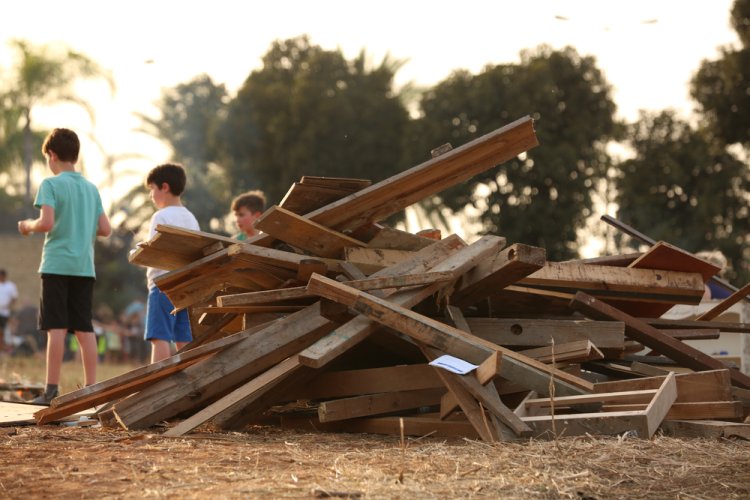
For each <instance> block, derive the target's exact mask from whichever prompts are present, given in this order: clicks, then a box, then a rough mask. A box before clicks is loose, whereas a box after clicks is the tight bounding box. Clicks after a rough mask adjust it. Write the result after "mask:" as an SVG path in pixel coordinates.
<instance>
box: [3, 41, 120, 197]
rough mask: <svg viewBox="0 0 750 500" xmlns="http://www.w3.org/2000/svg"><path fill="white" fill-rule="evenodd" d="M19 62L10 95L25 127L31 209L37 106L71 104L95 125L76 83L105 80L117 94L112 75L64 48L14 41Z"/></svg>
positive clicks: (24, 157) (89, 60) (24, 159)
mask: <svg viewBox="0 0 750 500" xmlns="http://www.w3.org/2000/svg"><path fill="white" fill-rule="evenodd" d="M10 44H11V46H12V47H13V48H14V49H15V50H16V51H17V54H18V60H17V64H16V66H15V67H14V68H13V72H14V75H13V77H14V78H13V79H12V80H11V88H10V91H9V94H10V95H11V96H12V98H13V101H14V104H15V107H16V108H18V110H19V111H20V113H21V120H22V123H23V146H22V157H23V165H24V170H25V172H26V185H25V199H26V204H27V206H30V205H31V163H32V159H33V143H34V133H33V131H32V126H31V111H32V109H33V108H34V107H35V106H37V105H43V104H53V103H56V102H72V103H74V104H77V105H79V106H81V107H82V108H83V109H84V110H86V112H87V113H88V115H89V117H90V118H91V121H92V123H93V121H94V112H93V109H92V108H91V106H90V105H89V104H88V103H87V102H86V101H85V100H83V99H81V98H80V97H78V96H76V95H75V93H74V92H73V84H74V83H75V82H76V80H79V79H87V78H103V79H104V80H106V81H107V83H108V84H109V87H110V89H111V91H112V92H114V80H113V79H112V76H111V75H110V74H109V72H107V71H104V70H103V69H102V68H101V67H100V66H99V65H98V64H96V63H95V62H94V61H92V60H91V59H89V58H88V57H86V56H85V55H83V54H80V53H78V52H75V51H73V50H71V49H68V48H65V49H64V50H63V51H62V52H53V51H52V50H51V48H50V47H49V46H47V45H43V46H33V45H31V44H30V43H28V42H26V41H24V40H17V39H16V40H12V41H11V42H10Z"/></svg>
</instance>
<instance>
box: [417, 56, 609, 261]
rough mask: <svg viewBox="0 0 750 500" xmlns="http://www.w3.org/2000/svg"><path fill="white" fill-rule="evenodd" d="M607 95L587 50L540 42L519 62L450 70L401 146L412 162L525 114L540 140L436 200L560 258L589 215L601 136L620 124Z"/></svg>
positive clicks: (601, 159) (603, 161)
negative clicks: (476, 214)
mask: <svg viewBox="0 0 750 500" xmlns="http://www.w3.org/2000/svg"><path fill="white" fill-rule="evenodd" d="M610 93H611V91H610V87H609V85H608V84H607V82H606V81H605V79H604V76H603V75H602V73H601V71H600V70H599V69H598V68H597V66H596V62H595V60H594V58H592V57H581V56H580V55H579V54H578V53H577V52H576V51H575V50H574V49H572V48H569V47H568V48H565V49H563V50H560V51H555V50H552V49H550V48H549V47H545V46H542V47H538V48H537V49H535V50H532V51H527V52H523V53H522V54H521V62H520V63H519V64H503V65H497V66H487V67H486V68H485V69H484V70H483V71H482V72H481V73H480V74H478V75H472V74H470V73H468V72H466V71H457V72H454V73H453V74H452V75H451V76H450V77H449V78H448V79H446V80H445V81H443V82H440V83H439V84H437V85H436V86H435V87H434V88H433V89H431V90H430V91H428V92H427V93H426V94H425V96H424V98H423V99H422V101H421V109H422V116H421V118H420V119H419V120H417V121H416V122H415V123H414V126H413V128H412V131H411V134H410V138H411V139H410V141H409V143H408V146H407V148H408V151H407V154H408V156H409V158H410V161H411V162H412V163H414V162H416V161H417V160H422V161H423V160H425V159H427V158H428V156H429V151H430V150H431V149H432V148H434V147H436V146H439V145H441V144H444V143H446V142H449V143H451V144H452V145H453V146H459V145H461V144H463V143H465V142H468V141H469V140H471V139H474V138H476V137H478V136H481V135H483V134H486V133H488V132H491V131H492V130H495V129H497V128H499V127H501V126H503V125H506V124H508V123H510V122H512V121H514V120H516V119H518V118H521V117H523V116H525V115H531V116H532V117H533V118H534V119H535V129H536V131H537V136H538V138H539V141H540V144H541V145H540V146H538V147H537V148H534V149H532V150H530V151H529V152H528V153H527V154H526V155H524V156H525V157H522V158H518V159H514V160H512V161H509V162H507V163H505V164H503V165H501V166H499V167H498V168H496V169H491V170H489V171H487V172H486V173H484V174H481V175H479V176H476V177H475V178H473V179H471V180H470V181H469V182H468V183H467V184H466V185H464V186H459V187H457V188H453V189H451V190H447V191H445V192H443V193H442V194H441V201H442V202H443V203H445V204H446V205H447V206H449V207H450V208H451V209H453V210H455V211H460V210H463V209H464V208H465V207H466V206H467V205H469V206H473V207H475V208H477V209H479V210H480V211H481V216H480V218H481V222H482V224H483V227H484V229H485V231H487V232H489V233H494V234H500V235H503V236H505V237H506V238H507V239H508V241H511V242H522V243H527V244H532V245H537V246H542V247H545V248H546V249H547V253H548V258H550V259H563V258H567V257H570V256H572V255H575V253H576V251H575V242H576V235H577V231H578V229H579V228H581V227H582V226H583V224H584V221H585V219H586V217H587V216H588V215H590V213H591V206H592V198H591V194H590V191H591V190H592V188H593V187H594V184H595V182H596V181H597V180H598V179H599V178H601V176H602V175H603V172H604V169H605V168H606V166H607V165H608V164H609V158H608V156H607V154H606V153H605V151H604V144H605V143H606V142H607V141H608V140H610V139H612V138H613V137H614V136H615V135H616V132H617V125H616V123H615V121H614V118H613V114H614V111H615V104H614V102H613V101H612V98H611V96H610ZM480 186H486V188H485V190H484V192H482V191H481V190H480V191H477V188H479V187H480Z"/></svg>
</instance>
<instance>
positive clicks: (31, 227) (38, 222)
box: [18, 205, 55, 236]
mask: <svg viewBox="0 0 750 500" xmlns="http://www.w3.org/2000/svg"><path fill="white" fill-rule="evenodd" d="M54 225H55V209H54V208H52V207H51V206H49V205H42V211H41V213H40V214H39V218H38V219H25V220H20V221H18V232H19V233H21V234H22V235H24V236H28V235H29V234H30V233H47V232H49V231H50V230H52V227H53V226H54Z"/></svg>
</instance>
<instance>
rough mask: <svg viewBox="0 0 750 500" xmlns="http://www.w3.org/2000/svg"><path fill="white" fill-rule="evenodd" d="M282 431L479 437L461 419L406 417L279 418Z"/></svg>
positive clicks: (466, 422)
mask: <svg viewBox="0 0 750 500" xmlns="http://www.w3.org/2000/svg"><path fill="white" fill-rule="evenodd" d="M280 426H281V427H282V428H283V429H300V430H305V431H307V432H320V431H324V432H365V433H368V434H386V435H391V436H400V435H401V432H402V429H403V434H404V435H405V436H431V437H436V438H466V439H477V438H479V437H480V436H479V435H478V434H477V433H476V431H475V430H474V427H472V425H471V423H469V422H468V421H466V420H464V419H462V420H448V421H445V420H440V419H439V418H438V417H437V416H435V415H420V416H406V417H374V418H358V419H355V420H344V421H341V422H318V421H317V419H316V420H312V421H311V419H310V417H309V416H291V415H290V416H282V417H281V421H280Z"/></svg>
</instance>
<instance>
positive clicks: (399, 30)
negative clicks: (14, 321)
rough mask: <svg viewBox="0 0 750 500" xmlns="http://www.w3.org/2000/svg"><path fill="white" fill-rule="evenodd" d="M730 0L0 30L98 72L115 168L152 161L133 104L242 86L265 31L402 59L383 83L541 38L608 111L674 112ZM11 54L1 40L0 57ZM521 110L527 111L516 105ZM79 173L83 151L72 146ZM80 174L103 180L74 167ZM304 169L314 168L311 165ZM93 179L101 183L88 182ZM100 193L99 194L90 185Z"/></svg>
mask: <svg viewBox="0 0 750 500" xmlns="http://www.w3.org/2000/svg"><path fill="white" fill-rule="evenodd" d="M732 3H733V2H732V0H710V1H708V0H704V1H693V2H685V1H684V0H683V1H680V0H648V1H645V0H628V1H621V2H614V1H612V0H526V1H525V2H518V1H512V2H511V1H502V0H495V1H479V0H463V1H460V2H455V1H452V2H447V1H443V0H433V1H430V2H427V1H416V0H413V1H405V0H401V1H393V0H380V1H378V2H371V1H359V2H357V1H351V0H349V1H325V0H319V1H315V2H313V1H310V0H306V1H298V0H291V1H286V2H263V3H260V2H248V1H241V0H213V1H210V2H206V1H196V0H181V1H167V0H151V1H144V0H131V1H129V2H107V1H94V0H89V1H85V0H66V1H65V2H59V1H56V2H53V1H50V0H34V1H22V0H15V1H13V2H12V3H11V2H3V8H2V17H3V22H2V29H1V30H0V39H2V40H3V42H5V41H6V40H8V39H10V38H23V39H25V40H28V41H30V42H33V43H58V42H61V43H64V44H66V45H67V46H68V47H70V48H72V49H74V50H77V51H79V52H83V53H84V54H86V55H87V56H89V57H90V58H92V59H94V60H95V61H97V62H98V63H99V64H101V65H102V66H103V67H105V68H107V69H109V70H111V71H112V73H113V75H114V78H115V81H116V84H117V92H116V94H115V96H114V97H113V98H111V97H109V96H108V94H107V92H106V91H105V88H104V86H103V85H100V86H93V87H92V86H85V87H84V88H83V89H84V92H85V94H86V95H84V96H83V97H84V98H87V99H89V100H90V101H91V102H93V103H94V104H95V106H96V108H97V109H96V113H97V117H98V122H97V126H96V129H95V130H94V133H95V134H96V136H97V137H98V138H99V140H100V141H101V142H102V144H103V145H104V147H105V148H106V149H107V151H108V152H109V153H110V154H123V153H137V154H144V155H146V156H147V159H145V160H138V161H131V162H125V163H124V164H123V165H125V166H124V167H121V169H130V168H134V169H136V170H141V171H145V170H147V169H148V168H150V167H151V166H153V165H154V164H155V162H159V161H162V160H164V159H166V157H167V154H168V152H167V151H166V150H165V149H164V148H162V147H159V146H157V144H156V143H155V141H153V140H151V139H148V138H145V137H143V136H142V135H140V134H137V133H135V132H133V129H134V128H135V127H136V126H137V125H138V123H139V121H138V120H137V119H136V118H134V117H133V116H132V113H133V112H136V111H137V112H142V113H146V114H152V115H153V106H152V103H153V102H154V101H155V100H156V99H157V98H158V97H159V95H160V91H161V89H162V88H166V87H172V86H175V85H177V84H179V83H183V82H186V81H188V80H190V79H191V78H193V77H194V76H196V75H198V74H201V73H208V74H209V75H210V76H211V77H212V78H213V80H214V82H216V83H224V84H225V85H226V86H227V88H228V89H229V91H230V92H232V93H233V92H234V91H236V89H237V88H238V87H239V86H240V85H241V84H242V82H243V80H244V79H245V78H246V77H247V75H248V74H249V73H250V71H252V70H253V69H256V68H259V67H260V58H261V57H262V55H263V54H264V53H265V52H266V51H267V50H268V48H269V46H270V44H271V43H272V42H273V41H274V40H276V39H286V38H290V37H295V36H298V35H301V34H305V33H306V34H308V35H310V37H311V41H312V43H314V44H317V45H321V46H323V47H324V48H327V49H335V48H337V47H338V48H341V49H342V51H343V52H344V54H345V55H346V56H347V57H348V58H352V57H354V56H355V55H356V54H357V53H358V52H359V51H360V50H362V49H364V50H365V51H366V53H367V54H368V55H370V56H371V57H372V59H373V60H374V61H375V62H378V61H380V60H381V59H382V58H383V56H384V55H386V54H390V55H391V56H392V57H394V58H396V59H406V60H408V62H407V64H406V65H405V66H404V67H403V68H402V69H401V70H400V71H399V73H398V74H397V80H396V81H397V83H398V84H403V83H405V82H409V81H413V82H415V83H418V84H425V85H429V84H434V83H436V82H438V81H440V80H442V79H443V78H445V77H446V76H448V75H449V74H450V72H451V71H452V70H454V69H459V68H463V69H468V70H470V71H472V72H478V71H480V70H481V69H482V67H483V66H484V65H485V64H497V63H504V62H516V61H518V58H519V56H518V54H519V51H520V50H522V49H524V48H533V47H536V46H537V45H539V44H541V43H547V44H549V45H551V46H552V47H553V48H562V47H564V46H566V45H572V46H574V47H575V48H576V49H577V50H578V52H579V53H580V54H582V55H592V56H595V57H596V59H597V62H598V65H599V67H600V68H601V69H602V70H603V71H604V72H605V76H606V78H607V80H608V81H609V82H610V83H611V84H612V85H613V87H614V90H615V93H614V97H615V100H616V102H617V104H618V108H619V116H620V117H623V118H627V119H630V120H632V119H635V118H636V116H637V110H638V109H641V108H645V109H663V108H667V107H672V108H676V109H678V110H681V111H682V112H683V113H685V114H687V113H688V112H689V111H690V105H689V103H688V100H687V99H688V90H687V83H688V80H689V79H690V77H691V75H692V74H693V72H694V71H695V70H696V69H697V68H698V66H699V64H700V62H701V60H702V59H706V58H710V59H713V58H716V57H717V55H718V51H717V48H718V47H719V46H720V45H725V44H729V43H734V42H735V40H736V36H735V33H734V32H733V31H732V29H731V27H730V25H729V11H730V8H731V5H732ZM11 64H12V61H11V60H10V53H9V51H8V49H7V44H6V43H3V44H2V46H0V66H2V67H3V68H8V67H10V66H11ZM530 111H533V110H530ZM34 118H35V119H36V120H37V121H38V122H39V123H41V124H43V125H46V126H48V127H53V126H70V127H73V128H76V129H77V130H82V131H83V132H84V133H85V132H86V131H89V130H91V126H90V125H89V124H88V121H87V120H86V119H85V115H83V114H82V113H81V112H79V111H77V110H75V109H72V108H70V107H67V106H64V107H62V108H60V107H58V109H56V110H40V111H39V112H38V113H37V114H35V116H34ZM84 155H87V156H86V158H87V169H93V168H94V167H95V166H96V164H97V161H96V155H97V153H96V150H94V149H93V147H92V146H91V145H88V146H85V148H84ZM87 174H88V175H89V176H90V177H92V179H93V180H95V181H97V180H98V181H99V182H102V183H103V182H104V181H103V176H102V177H97V176H99V175H100V174H97V173H96V172H92V171H88V172H87ZM311 174H314V172H311ZM102 187H104V186H102ZM103 195H104V196H105V197H106V196H107V195H108V193H107V192H106V189H104V190H103Z"/></svg>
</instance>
